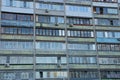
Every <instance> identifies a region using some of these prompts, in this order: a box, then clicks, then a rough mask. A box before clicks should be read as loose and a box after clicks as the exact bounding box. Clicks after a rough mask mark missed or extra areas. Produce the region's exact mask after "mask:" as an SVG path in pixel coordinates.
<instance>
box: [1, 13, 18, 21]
mask: <svg viewBox="0 0 120 80" xmlns="http://www.w3.org/2000/svg"><path fill="white" fill-rule="evenodd" d="M16 18H17V16H16V14H12V13H2V14H1V19H2V20H16Z"/></svg>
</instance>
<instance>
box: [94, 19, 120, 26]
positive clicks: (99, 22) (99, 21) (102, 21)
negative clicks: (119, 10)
mask: <svg viewBox="0 0 120 80" xmlns="http://www.w3.org/2000/svg"><path fill="white" fill-rule="evenodd" d="M95 21H96V22H95V23H96V25H105V26H119V20H118V19H95Z"/></svg>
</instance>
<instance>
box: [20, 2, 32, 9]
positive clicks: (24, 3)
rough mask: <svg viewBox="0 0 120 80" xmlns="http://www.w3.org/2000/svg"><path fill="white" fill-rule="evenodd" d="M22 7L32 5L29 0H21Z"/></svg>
mask: <svg viewBox="0 0 120 80" xmlns="http://www.w3.org/2000/svg"><path fill="white" fill-rule="evenodd" d="M20 7H22V8H29V7H30V3H29V2H27V1H20Z"/></svg>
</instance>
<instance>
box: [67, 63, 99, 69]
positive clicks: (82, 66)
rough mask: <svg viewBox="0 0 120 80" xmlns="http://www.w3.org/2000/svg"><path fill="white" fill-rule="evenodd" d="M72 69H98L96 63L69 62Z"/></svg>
mask: <svg viewBox="0 0 120 80" xmlns="http://www.w3.org/2000/svg"><path fill="white" fill-rule="evenodd" d="M69 66H70V68H71V69H97V65H96V64H69Z"/></svg>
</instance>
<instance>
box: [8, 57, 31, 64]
mask: <svg viewBox="0 0 120 80" xmlns="http://www.w3.org/2000/svg"><path fill="white" fill-rule="evenodd" d="M10 64H33V58H32V57H25V56H10Z"/></svg>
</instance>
